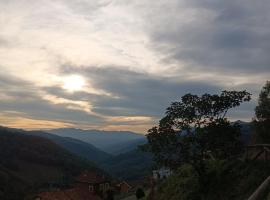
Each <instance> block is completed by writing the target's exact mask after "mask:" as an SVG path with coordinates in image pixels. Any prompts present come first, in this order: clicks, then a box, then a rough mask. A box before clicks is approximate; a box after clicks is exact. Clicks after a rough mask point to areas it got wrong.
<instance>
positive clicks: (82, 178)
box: [76, 172, 107, 183]
mask: <svg viewBox="0 0 270 200" xmlns="http://www.w3.org/2000/svg"><path fill="white" fill-rule="evenodd" d="M76 181H77V182H82V183H104V182H107V179H106V178H105V177H104V176H99V175H97V174H96V173H94V172H84V173H82V174H81V175H79V176H78V177H77V178H76Z"/></svg>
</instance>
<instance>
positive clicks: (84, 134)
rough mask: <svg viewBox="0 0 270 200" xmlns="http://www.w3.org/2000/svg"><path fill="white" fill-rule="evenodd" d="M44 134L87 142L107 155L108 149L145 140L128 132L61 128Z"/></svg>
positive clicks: (139, 135)
mask: <svg viewBox="0 0 270 200" xmlns="http://www.w3.org/2000/svg"><path fill="white" fill-rule="evenodd" d="M46 132H48V133H53V134H55V135H58V136H62V137H71V138H74V139H78V140H81V141H84V142H87V143H89V144H92V145H94V146H95V147H97V148H99V149H101V150H103V151H105V152H108V153H110V149H108V147H112V146H121V145H123V144H125V143H127V142H131V141H134V140H137V139H142V138H145V136H144V135H142V134H138V133H133V132H129V131H99V130H81V129H74V128H62V129H53V130H47V131H46Z"/></svg>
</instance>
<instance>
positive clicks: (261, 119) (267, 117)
mask: <svg viewBox="0 0 270 200" xmlns="http://www.w3.org/2000/svg"><path fill="white" fill-rule="evenodd" d="M255 114H256V119H255V120H254V124H255V128H256V133H257V140H259V141H257V142H267V143H269V142H270V132H269V130H270V81H267V82H266V84H265V86H264V87H263V88H262V91H261V93H260V95H259V101H258V106H256V108H255Z"/></svg>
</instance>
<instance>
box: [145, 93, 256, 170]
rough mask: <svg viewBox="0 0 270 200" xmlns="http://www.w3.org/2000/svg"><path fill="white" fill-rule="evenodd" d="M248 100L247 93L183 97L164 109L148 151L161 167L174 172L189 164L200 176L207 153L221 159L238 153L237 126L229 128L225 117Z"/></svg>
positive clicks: (152, 130)
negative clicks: (164, 112) (184, 164)
mask: <svg viewBox="0 0 270 200" xmlns="http://www.w3.org/2000/svg"><path fill="white" fill-rule="evenodd" d="M250 99H251V94H250V93H248V92H246V91H223V92H222V93H221V94H220V95H216V94H215V95H211V94H204V95H202V96H198V95H192V94H186V95H184V96H182V98H181V101H179V102H173V103H172V104H171V106H170V107H168V108H167V110H166V115H165V117H164V118H162V119H161V120H160V122H159V126H158V127H153V128H152V129H150V130H149V131H148V134H147V139H148V145H147V149H148V151H150V152H152V153H153V154H154V159H155V161H156V162H157V163H158V164H159V165H161V166H168V167H170V168H172V169H176V168H177V167H179V166H180V165H181V164H182V163H190V164H192V165H193V166H194V167H196V168H198V172H200V171H201V170H199V169H202V168H203V167H202V162H203V159H204V158H205V156H207V154H208V153H209V152H211V154H212V155H214V156H216V158H222V159H223V158H227V157H229V156H232V155H234V154H237V153H239V150H240V130H239V126H237V125H231V123H230V122H229V121H228V120H227V118H226V114H227V112H228V110H229V109H231V108H234V107H237V106H239V105H240V104H241V103H243V102H247V101H250Z"/></svg>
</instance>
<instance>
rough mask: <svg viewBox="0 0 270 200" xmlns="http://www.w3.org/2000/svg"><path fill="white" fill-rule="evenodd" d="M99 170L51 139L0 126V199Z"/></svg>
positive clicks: (14, 199)
mask: <svg viewBox="0 0 270 200" xmlns="http://www.w3.org/2000/svg"><path fill="white" fill-rule="evenodd" d="M85 169H89V170H98V169H97V168H96V167H95V166H94V165H93V164H91V163H89V162H86V161H83V160H81V159H80V158H78V157H76V156H74V155H72V154H70V153H69V152H68V151H66V150H64V149H63V148H61V147H59V146H58V145H56V144H55V143H54V142H52V141H50V140H48V139H45V138H41V137H37V136H29V135H25V134H21V133H18V132H15V131H11V130H8V129H5V128H0V199H1V200H17V199H23V198H24V197H25V196H26V195H29V194H31V193H34V192H36V191H38V190H39V189H41V188H47V187H48V186H53V185H57V186H65V185H69V184H70V183H71V182H72V176H74V175H77V174H79V173H80V172H81V171H83V170H85Z"/></svg>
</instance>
